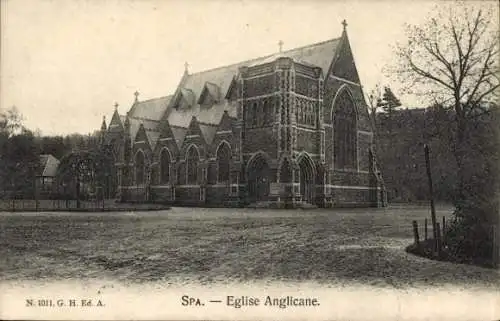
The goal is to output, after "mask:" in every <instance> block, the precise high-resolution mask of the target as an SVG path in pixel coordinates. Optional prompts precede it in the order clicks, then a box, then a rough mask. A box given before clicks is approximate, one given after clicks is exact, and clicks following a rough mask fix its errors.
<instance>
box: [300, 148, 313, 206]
mask: <svg viewBox="0 0 500 321" xmlns="http://www.w3.org/2000/svg"><path fill="white" fill-rule="evenodd" d="M299 168H300V194H301V195H302V201H304V202H306V203H310V204H313V203H314V187H315V183H314V163H313V162H312V160H311V159H310V158H309V157H307V156H305V157H302V158H301V160H300V161H299Z"/></svg>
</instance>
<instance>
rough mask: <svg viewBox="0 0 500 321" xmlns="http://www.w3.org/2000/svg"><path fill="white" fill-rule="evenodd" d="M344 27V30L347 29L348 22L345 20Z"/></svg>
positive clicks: (343, 21)
mask: <svg viewBox="0 0 500 321" xmlns="http://www.w3.org/2000/svg"><path fill="white" fill-rule="evenodd" d="M342 26H343V27H344V30H345V29H346V28H347V21H345V19H344V20H342Z"/></svg>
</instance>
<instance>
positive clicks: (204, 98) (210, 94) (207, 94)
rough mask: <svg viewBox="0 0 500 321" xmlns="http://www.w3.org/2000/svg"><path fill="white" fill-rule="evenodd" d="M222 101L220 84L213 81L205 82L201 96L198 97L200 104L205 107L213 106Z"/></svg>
mask: <svg viewBox="0 0 500 321" xmlns="http://www.w3.org/2000/svg"><path fill="white" fill-rule="evenodd" d="M219 101H220V90H219V86H217V85H216V84H213V83H211V82H207V83H205V86H204V87H203V90H202V91H201V94H200V98H199V99H198V104H200V105H201V106H204V107H211V106H212V105H214V104H217V103H218V102H219Z"/></svg>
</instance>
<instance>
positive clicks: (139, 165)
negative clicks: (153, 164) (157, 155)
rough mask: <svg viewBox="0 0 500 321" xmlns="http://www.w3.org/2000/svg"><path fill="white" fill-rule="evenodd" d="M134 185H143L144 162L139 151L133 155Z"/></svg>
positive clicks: (142, 155)
mask: <svg viewBox="0 0 500 321" xmlns="http://www.w3.org/2000/svg"><path fill="white" fill-rule="evenodd" d="M134 163H135V183H136V185H141V184H144V180H145V177H144V172H145V162H144V153H143V152H142V151H141V150H139V151H138V152H137V153H136V154H135V162H134Z"/></svg>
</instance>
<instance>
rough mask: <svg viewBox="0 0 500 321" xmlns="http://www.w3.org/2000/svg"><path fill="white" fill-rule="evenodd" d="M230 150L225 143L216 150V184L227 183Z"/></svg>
mask: <svg viewBox="0 0 500 321" xmlns="http://www.w3.org/2000/svg"><path fill="white" fill-rule="evenodd" d="M230 162H231V150H230V148H229V146H228V145H227V144H226V143H222V144H221V146H220V147H219V149H218V150H217V182H218V183H229V173H230Z"/></svg>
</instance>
